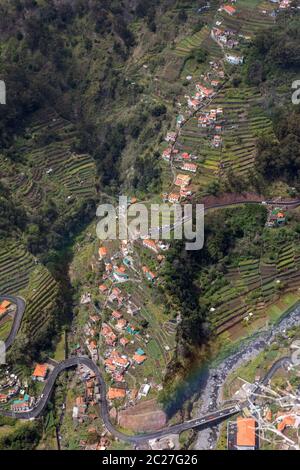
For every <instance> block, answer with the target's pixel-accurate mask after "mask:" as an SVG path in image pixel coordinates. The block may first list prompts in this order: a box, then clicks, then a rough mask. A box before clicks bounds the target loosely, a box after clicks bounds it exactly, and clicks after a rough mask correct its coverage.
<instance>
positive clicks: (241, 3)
mask: <svg viewBox="0 0 300 470" xmlns="http://www.w3.org/2000/svg"><path fill="white" fill-rule="evenodd" d="M235 6H236V10H237V11H236V13H235V14H234V15H233V16H230V15H228V13H226V12H224V11H222V12H218V14H217V17H216V20H218V21H221V22H222V28H223V29H230V30H233V31H236V32H237V33H239V34H242V35H244V36H250V37H253V36H254V35H255V34H257V33H258V32H259V31H261V30H262V29H266V28H269V27H271V26H272V25H273V24H274V17H273V16H271V13H272V11H273V10H274V7H273V5H272V4H271V3H270V2H267V1H263V2H261V1H256V0H254V1H253V0H238V1H237V2H236V5H235ZM264 12H265V13H264Z"/></svg>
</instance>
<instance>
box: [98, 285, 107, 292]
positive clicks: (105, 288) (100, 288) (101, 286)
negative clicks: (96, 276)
mask: <svg viewBox="0 0 300 470" xmlns="http://www.w3.org/2000/svg"><path fill="white" fill-rule="evenodd" d="M107 289H108V287H107V286H105V285H104V284H101V285H100V286H99V290H100V292H106V291H107Z"/></svg>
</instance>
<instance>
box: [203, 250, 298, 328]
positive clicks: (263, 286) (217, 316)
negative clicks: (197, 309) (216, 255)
mask: <svg viewBox="0 0 300 470" xmlns="http://www.w3.org/2000/svg"><path fill="white" fill-rule="evenodd" d="M225 278H226V282H227V284H226V286H225V287H222V288H221V289H219V290H217V291H215V292H214V293H213V294H212V295H211V299H212V302H213V308H212V310H211V313H210V321H211V326H212V328H213V329H214V330H216V331H217V334H221V333H223V332H224V331H226V330H230V328H232V327H233V326H235V325H236V324H238V323H241V322H242V321H243V320H245V319H246V321H247V322H248V321H249V320H250V319H251V318H252V317H253V319H257V318H258V317H259V315H260V312H261V311H263V310H264V309H265V308H266V307H267V306H268V305H270V304H271V303H273V302H274V301H276V300H277V299H278V297H279V293H281V294H282V293H283V292H289V291H295V290H296V289H299V288H300V249H299V247H298V245H297V244H296V243H287V244H283V246H282V247H281V248H280V249H279V250H278V252H277V254H276V259H274V260H266V259H263V258H262V259H260V260H259V259H242V260H240V262H239V265H238V266H235V267H230V266H229V267H228V272H227V274H226V276H225ZM210 294H211V293H210Z"/></svg>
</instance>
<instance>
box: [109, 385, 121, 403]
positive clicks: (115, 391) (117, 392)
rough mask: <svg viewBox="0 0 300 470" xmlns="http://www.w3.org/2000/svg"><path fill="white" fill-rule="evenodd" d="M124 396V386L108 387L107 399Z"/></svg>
mask: <svg viewBox="0 0 300 470" xmlns="http://www.w3.org/2000/svg"><path fill="white" fill-rule="evenodd" d="M125 397H126V390H125V388H116V387H109V389H108V393H107V398H108V399H109V400H116V399H121V398H125Z"/></svg>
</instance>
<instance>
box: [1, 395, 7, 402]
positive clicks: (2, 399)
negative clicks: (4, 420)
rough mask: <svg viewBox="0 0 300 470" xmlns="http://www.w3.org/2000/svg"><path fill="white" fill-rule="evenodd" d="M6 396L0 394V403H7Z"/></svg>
mask: <svg viewBox="0 0 300 470" xmlns="http://www.w3.org/2000/svg"><path fill="white" fill-rule="evenodd" d="M7 400H8V398H7V395H4V394H3V393H0V403H7Z"/></svg>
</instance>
